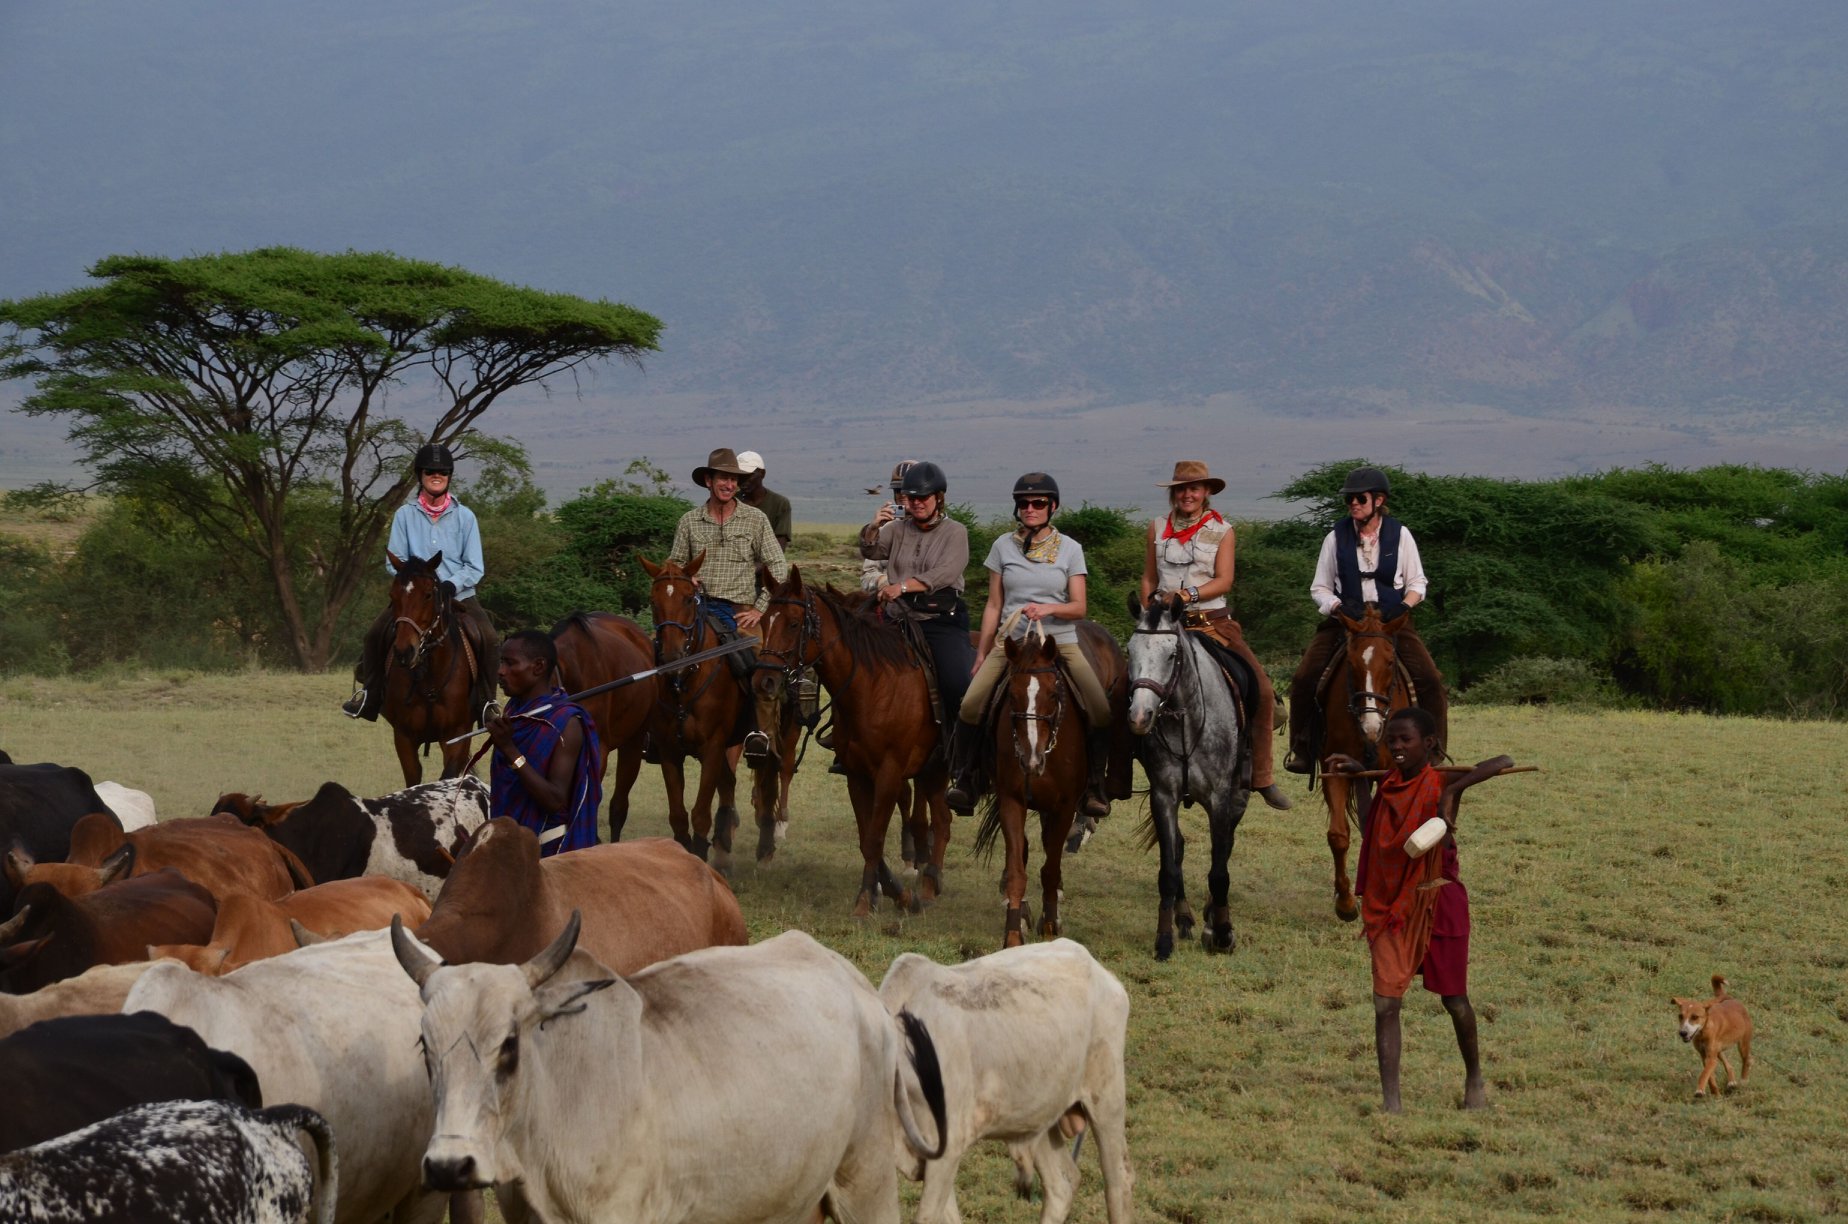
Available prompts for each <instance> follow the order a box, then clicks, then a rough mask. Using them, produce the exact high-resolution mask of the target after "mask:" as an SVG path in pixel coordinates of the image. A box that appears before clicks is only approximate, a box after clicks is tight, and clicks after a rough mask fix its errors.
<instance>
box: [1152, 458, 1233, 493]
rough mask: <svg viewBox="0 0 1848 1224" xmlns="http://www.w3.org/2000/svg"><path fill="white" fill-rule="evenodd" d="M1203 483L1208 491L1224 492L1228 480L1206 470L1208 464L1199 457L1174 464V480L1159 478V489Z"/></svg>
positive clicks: (1156, 483)
mask: <svg viewBox="0 0 1848 1224" xmlns="http://www.w3.org/2000/svg"><path fill="white" fill-rule="evenodd" d="M1184 484H1203V485H1205V486H1206V491H1207V492H1208V493H1223V492H1224V491H1225V487H1226V482H1225V481H1223V480H1221V479H1219V477H1217V476H1215V475H1213V474H1212V473H1211V472H1209V471H1207V470H1206V464H1204V463H1201V462H1200V461H1199V460H1198V459H1183V460H1181V461H1180V462H1179V463H1176V464H1175V465H1174V479H1173V480H1158V481H1156V482H1155V487H1156V488H1158V489H1172V488H1173V487H1174V486H1175V485H1184Z"/></svg>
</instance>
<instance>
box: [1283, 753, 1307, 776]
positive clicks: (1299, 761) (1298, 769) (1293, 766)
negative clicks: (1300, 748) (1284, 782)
mask: <svg viewBox="0 0 1848 1224" xmlns="http://www.w3.org/2000/svg"><path fill="white" fill-rule="evenodd" d="M1283 771H1284V772H1285V773H1293V774H1306V773H1308V772H1309V762H1308V760H1307V759H1305V758H1303V757H1300V756H1298V755H1297V754H1296V750H1295V749H1294V748H1292V749H1291V750H1290V753H1289V755H1288V756H1286V757H1284V758H1283Z"/></svg>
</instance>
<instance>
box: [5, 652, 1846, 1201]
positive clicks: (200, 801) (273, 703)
mask: <svg viewBox="0 0 1848 1224" xmlns="http://www.w3.org/2000/svg"><path fill="white" fill-rule="evenodd" d="M345 693H346V686H345V682H344V681H343V680H342V679H340V678H338V677H333V676H323V677H302V676H293V675H275V674H251V675H243V676H230V677H224V676H217V677H209V678H206V677H198V676H191V675H186V674H170V675H158V674H156V675H143V676H133V677H123V678H118V679H114V680H110V679H103V680H90V681H62V680H60V681H40V680H30V679H13V680H7V681H0V747H4V748H5V749H6V750H8V751H9V752H11V753H12V754H13V756H14V757H15V759H18V760H24V761H32V760H56V761H62V762H67V763H71V764H76V765H81V766H83V767H84V768H86V769H88V770H89V771H90V772H91V773H92V774H93V775H94V776H95V777H97V778H99V779H101V778H114V779H117V780H119V781H122V782H125V783H128V784H130V785H133V786H138V787H141V788H143V789H146V790H148V791H150V792H152V793H153V795H154V797H155V799H156V802H157V804H158V805H159V808H160V811H161V813H162V814H163V815H164V816H167V817H172V816H179V815H195V814H199V813H203V812H204V811H206V810H207V808H208V807H209V805H210V803H211V801H212V799H213V797H214V796H216V795H217V794H218V793H219V792H220V791H222V790H244V791H253V792H257V791H260V792H262V793H264V794H266V795H268V796H269V797H270V798H271V799H276V800H282V799H293V798H302V797H305V796H306V795H308V794H309V793H311V792H312V791H313V789H314V788H315V787H316V786H317V785H319V784H320V783H321V782H322V781H324V780H326V779H329V778H335V779H338V780H340V781H341V782H343V783H345V784H346V785H348V786H349V787H351V788H353V789H354V790H355V791H357V792H361V793H368V794H373V793H381V792H383V791H386V790H389V789H394V788H395V787H396V786H397V785H398V779H397V776H396V767H395V765H394V764H393V762H392V756H391V751H390V746H389V740H388V736H387V734H386V732H385V731H384V730H383V729H382V728H380V727H377V726H368V725H361V724H355V723H352V722H349V721H348V720H346V719H344V718H342V717H340V716H339V714H338V713H337V712H336V710H335V708H334V707H335V704H336V703H337V702H338V701H339V699H340V698H341V697H343V696H344V695H345ZM1455 717H1456V726H1455V732H1454V737H1455V739H1456V745H1455V747H1456V749H1457V751H1458V753H1459V755H1460V756H1461V757H1462V758H1463V759H1466V760H1474V759H1477V758H1479V757H1484V756H1488V755H1492V754H1494V753H1497V752H1502V751H1507V752H1510V753H1512V754H1513V755H1514V756H1515V758H1516V759H1517V760H1519V761H1520V762H1522V763H1526V764H1538V765H1541V766H1542V767H1543V768H1544V772H1543V773H1540V774H1534V775H1523V776H1516V777H1509V778H1504V779H1499V780H1496V781H1493V782H1490V783H1489V784H1487V785H1485V786H1483V787H1481V788H1479V789H1478V790H1477V791H1475V792H1473V793H1472V797H1471V799H1470V800H1469V801H1468V802H1466V804H1465V806H1464V809H1463V816H1462V833H1461V841H1462V851H1463V875H1464V879H1465V881H1466V882H1467V883H1468V884H1469V886H1470V892H1471V896H1472V898H1473V905H1474V915H1475V924H1476V935H1475V958H1474V970H1473V973H1472V979H1473V980H1472V982H1471V995H1472V997H1473V999H1474V1000H1475V1002H1476V1006H1477V1008H1478V1011H1479V1012H1480V1014H1481V1017H1482V1020H1483V1024H1482V1045H1483V1053H1484V1059H1485V1072H1486V1075H1487V1077H1488V1080H1489V1085H1490V1096H1491V1100H1492V1102H1493V1109H1492V1110H1490V1111H1489V1112H1487V1113H1485V1114H1479V1115H1478V1114H1464V1113H1462V1112H1460V1111H1459V1110H1458V1109H1457V1108H1456V1106H1457V1103H1458V1100H1459V1098H1460V1095H1461V1081H1462V1074H1461V1069H1460V1064H1459V1062H1458V1059H1457V1054H1456V1048H1455V1044H1454V1041H1453V1039H1452V1036H1451V1033H1450V1027H1449V1023H1448V1021H1447V1020H1446V1018H1445V1017H1444V1014H1443V1011H1442V1009H1441V1008H1440V1007H1439V1006H1438V1003H1437V1000H1436V999H1435V998H1434V997H1432V996H1428V995H1425V994H1423V992H1422V991H1420V990H1418V989H1417V988H1416V987H1414V990H1413V993H1412V995H1411V997H1410V998H1408V1005H1407V1009H1406V1017H1405V1048H1406V1054H1405V1098H1406V1112H1405V1113H1404V1114H1403V1115H1402V1116H1399V1117H1388V1116H1385V1115H1382V1114H1380V1113H1379V1112H1378V1110H1377V1099H1378V1096H1377V1080H1376V1076H1375V1071H1374V1065H1373V1048H1372V1015H1371V1008H1370V1007H1369V1005H1368V998H1369V987H1368V972H1367V957H1366V951H1365V948H1364V946H1363V944H1362V943H1361V942H1360V941H1359V940H1358V939H1357V938H1356V935H1357V932H1356V929H1355V928H1354V927H1351V926H1343V925H1341V924H1340V923H1338V922H1337V921H1336V920H1335V919H1334V917H1333V916H1332V912H1331V907H1330V891H1329V886H1328V880H1327V873H1328V866H1327V862H1328V857H1327V851H1326V849H1325V846H1324V843H1323V840H1322V832H1321V829H1322V821H1321V817H1320V815H1319V810H1317V809H1312V808H1310V807H1309V806H1308V805H1307V804H1306V803H1304V804H1300V805H1299V807H1298V810H1296V811H1294V812H1290V813H1277V812H1271V811H1269V810H1267V809H1265V808H1264V807H1262V806H1261V805H1254V807H1253V809H1252V812H1251V815H1250V817H1249V818H1248V819H1247V821H1246V823H1245V826H1244V828H1243V830H1242V831H1241V837H1240V840H1239V844H1238V849H1237V851H1236V853H1235V855H1234V858H1233V909H1234V915H1235V921H1236V923H1237V926H1238V929H1239V935H1240V946H1239V950H1238V952H1237V954H1236V955H1235V956H1233V957H1230V958H1212V959H1209V958H1208V957H1207V956H1206V955H1205V954H1204V953H1202V952H1201V951H1200V950H1199V948H1198V946H1197V945H1196V946H1192V947H1186V948H1183V949H1181V950H1179V951H1178V952H1177V953H1176V956H1175V959H1174V960H1173V961H1172V962H1170V963H1169V964H1167V965H1158V964H1156V963H1155V962H1154V960H1153V958H1152V956H1151V947H1152V942H1153V936H1154V925H1155V900H1154V871H1155V864H1154V859H1153V858H1152V857H1151V856H1149V855H1145V854H1144V853H1143V852H1142V851H1140V850H1139V849H1138V848H1136V846H1137V843H1136V841H1135V839H1134V837H1133V836H1132V833H1133V830H1134V827H1135V825H1136V823H1137V821H1138V819H1139V817H1140V809H1141V802H1140V801H1139V800H1138V801H1136V802H1134V803H1132V804H1129V805H1119V807H1118V810H1117V812H1116V814H1115V815H1113V816H1112V817H1111V819H1110V820H1109V821H1107V822H1106V823H1105V826H1104V828H1103V831H1102V832H1101V833H1100V835H1099V836H1098V838H1097V839H1096V840H1094V841H1093V842H1092V843H1091V845H1090V847H1088V848H1087V849H1086V850H1085V851H1084V852H1083V853H1082V854H1081V855H1079V856H1077V857H1076V858H1075V859H1072V860H1070V861H1069V862H1068V866H1067V871H1066V931H1067V934H1069V935H1070V936H1072V937H1073V938H1075V939H1078V940H1081V941H1082V942H1084V943H1085V944H1086V945H1088V946H1089V947H1090V948H1091V950H1092V951H1093V952H1094V953H1095V954H1096V955H1097V956H1098V957H1099V958H1100V959H1101V960H1103V962H1104V963H1105V964H1107V965H1108V966H1109V967H1110V968H1111V969H1112V970H1114V971H1115V972H1116V973H1117V974H1118V976H1120V977H1121V978H1122V979H1123V982H1124V984H1125V985H1126V986H1127V987H1128V988H1129V991H1130V994H1131V997H1132V1000H1133V1015H1132V1019H1131V1031H1130V1048H1129V1073H1130V1143H1131V1150H1132V1155H1133V1158H1134V1162H1135V1166H1136V1170H1137V1177H1138V1181H1137V1192H1136V1199H1137V1204H1138V1211H1139V1213H1140V1215H1141V1218H1143V1219H1151V1220H1170V1221H1176V1222H1180V1224H1207V1222H1217V1221H1230V1220H1279V1219H1285V1220H1326V1221H1347V1220H1352V1219H1355V1218H1374V1217H1379V1218H1391V1219H1394V1220H1427V1219H1429V1220H1437V1219H1453V1218H1456V1217H1458V1216H1459V1215H1462V1216H1467V1217H1468V1218H1472V1219H1497V1220H1504V1219H1505V1220H1514V1219H1526V1218H1532V1217H1555V1218H1565V1219H1573V1220H1580V1219H1616V1218H1624V1217H1628V1216H1631V1215H1635V1214H1645V1213H1657V1212H1669V1211H1677V1212H1684V1213H1688V1214H1691V1215H1692V1216H1693V1217H1695V1218H1701V1219H1751V1220H1804V1219H1813V1218H1820V1217H1823V1216H1827V1215H1831V1214H1841V1213H1843V1212H1848V1143H1844V1117H1843V1103H1844V1101H1848V900H1845V899H1844V895H1845V889H1848V855H1845V854H1844V853H1843V851H1842V842H1841V828H1842V825H1843V818H1844V816H1848V801H1845V800H1844V798H1843V796H1844V793H1845V791H1848V752H1844V751H1843V748H1844V742H1843V729H1842V728H1841V727H1840V726H1839V725H1821V724H1789V723H1776V722H1758V721H1746V720H1715V719H1707V718H1696V717H1673V716H1665V715H1657V714H1573V713H1562V712H1549V711H1546V710H1544V709H1494V708H1490V709H1484V708H1476V707H1468V706H1465V707H1461V708H1459V709H1458V710H1457V711H1456V714H1455ZM825 762H826V758H825V755H824V754H820V753H816V752H811V754H810V756H809V758H808V764H807V765H806V766H805V767H804V769H803V770H802V772H801V774H800V775H799V776H798V779H797V787H796V811H795V816H794V823H793V825H792V831H791V834H790V838H789V841H788V843H787V846H786V849H785V850H784V851H783V853H781V854H780V855H779V856H778V858H777V860H776V861H775V862H774V863H773V864H770V865H768V866H766V867H764V868H761V869H760V868H757V867H755V866H753V865H746V866H745V867H743V868H742V870H741V872H740V874H739V878H738V880H737V881H736V884H737V890H738V894H739V897H740V899H741V901H742V903H743V906H744V910H745V914H746V916H747V917H748V918H749V920H750V922H751V927H752V933H753V936H754V937H757V938H762V937H764V936H768V935H771V934H773V933H775V932H777V931H780V930H783V929H785V928H788V927H801V928H803V929H806V930H808V931H810V932H812V933H814V934H815V935H816V936H818V937H819V938H821V939H822V940H824V941H825V942H827V943H828V944H829V945H831V946H833V947H835V948H838V949H839V950H840V951H841V952H843V953H844V954H846V955H847V956H848V957H850V958H852V959H853V960H854V961H855V962H856V963H857V964H859V965H860V966H861V967H862V968H864V969H865V970H866V972H867V973H868V974H869V975H870V976H872V977H873V978H874V979H875V980H877V978H878V976H879V975H880V974H881V973H882V972H883V971H884V968H885V966H886V964H887V963H888V962H889V961H890V960H891V958H892V957H893V956H895V955H896V954H897V953H899V952H901V951H905V950H917V951H922V952H924V953H926V954H928V955H931V956H934V957H936V958H938V959H940V960H946V961H953V960H956V959H959V958H963V957H969V956H975V955H979V954H982V953H984V952H988V951H990V950H992V949H993V948H995V947H996V946H997V945H998V940H999V936H1000V930H1001V909H1000V906H999V905H998V903H997V899H996V896H995V892H994V878H995V872H996V868H995V867H994V866H992V865H985V864H979V863H975V862H972V861H971V860H970V858H969V845H970V842H971V840H972V838H973V828H972V827H970V826H969V825H968V824H967V823H966V822H965V823H963V824H962V826H961V827H959V828H958V830H957V834H956V841H955V842H954V843H953V845H952V847H951V854H950V861H949V867H950V870H949V875H948V886H949V889H950V892H949V894H948V895H947V896H946V897H945V898H944V901H943V902H942V904H941V905H939V906H938V907H937V908H936V909H934V910H932V911H931V912H929V913H927V914H925V915H922V916H919V917H905V918H899V917H897V916H895V915H893V914H892V913H891V911H890V910H889V909H888V910H885V911H882V913H881V914H880V916H879V917H877V918H875V919H874V920H872V921H870V922H864V923H856V922H854V921H853V920H851V919H850V918H849V917H848V916H847V911H848V909H849V907H850V905H851V903H852V900H853V892H854V888H855V884H856V882H857V879H858V865H857V855H856V854H855V852H854V850H853V849H852V845H853V842H852V837H851V835H850V834H851V815H850V813H849V810H848V807H847V804H846V798H845V791H844V787H843V785H842V784H841V782H840V780H839V779H836V778H832V777H830V776H828V775H827V774H826V772H825V771H824V767H825ZM1292 793H1293V794H1296V795H1299V796H1300V794H1301V792H1300V790H1293V791H1292ZM664 811H665V809H664V806H663V804H662V802H661V798H660V788H659V781H658V776H657V775H655V774H653V772H652V771H650V773H649V774H648V775H646V776H645V777H644V779H643V782H642V786H641V790H640V792H639V796H638V804H637V808H636V812H637V814H636V815H635V816H634V817H633V818H632V820H631V831H632V833H635V834H659V833H665V832H666V819H665V815H664ZM1189 817H1190V818H1189V822H1188V828H1189V831H1190V834H1192V835H1193V837H1194V842H1193V847H1194V854H1193V857H1192V858H1191V860H1190V866H1189V869H1188V873H1187V875H1188V883H1189V887H1190V889H1194V890H1201V891H1195V892H1193V894H1192V895H1193V896H1194V897H1195V899H1196V904H1197V903H1198V898H1199V897H1200V896H1201V895H1202V891H1203V877H1204V873H1205V861H1204V859H1205V856H1204V848H1205V835H1204V827H1203V822H1202V821H1201V820H1200V818H1199V814H1198V812H1197V811H1195V812H1193V813H1190V814H1189ZM746 844H747V845H748V844H749V843H748V841H747V842H746ZM895 849H896V845H895V843H894V850H895ZM1715 971H1719V972H1723V973H1725V974H1726V975H1727V976H1728V977H1730V978H1731V980H1732V983H1733V989H1734V991H1735V993H1737V994H1738V995H1739V996H1740V997H1741V998H1742V999H1744V1000H1745V1001H1746V1003H1747V1004H1748V1005H1749V1006H1750V1008H1751V1010H1752V1014H1753V1017H1754V1020H1755V1022H1756V1024H1757V1028H1758V1043H1757V1047H1756V1051H1757V1054H1758V1058H1757V1061H1756V1064H1755V1067H1754V1074H1753V1076H1752V1082H1751V1084H1750V1086H1749V1087H1747V1088H1746V1089H1745V1090H1743V1091H1741V1092H1738V1093H1736V1094H1733V1095H1730V1096H1728V1097H1725V1098H1722V1099H1718V1100H1704V1101H1698V1102H1697V1101H1695V1100H1693V1099H1692V1096H1691V1093H1692V1090H1693V1084H1694V1078H1695V1074H1696V1071H1697V1069H1698V1059H1697V1057H1696V1056H1695V1055H1694V1054H1693V1053H1692V1052H1691V1051H1690V1050H1689V1049H1687V1048H1685V1047H1683V1046H1682V1044H1681V1043H1680V1042H1679V1041H1678V1040H1677V1039H1676V1037H1675V1032H1674V1014H1673V1012H1672V1010H1671V1008H1670V1006H1669V1002H1668V999H1669V996H1670V995H1671V994H1682V995H1689V994H1694V995H1699V994H1703V993H1704V992H1705V991H1706V990H1707V979H1708V977H1709V975H1710V974H1712V973H1714V972H1715ZM1735 1065H1736V1064H1735ZM1083 1165H1084V1167H1085V1171H1086V1173H1085V1183H1084V1187H1083V1190H1082V1191H1081V1194H1080V1199H1079V1206H1078V1209H1077V1211H1076V1212H1075V1213H1074V1217H1073V1218H1074V1219H1076V1220H1083V1221H1099V1220H1102V1219H1103V1218H1104V1217H1103V1208H1102V1197H1101V1189H1100V1180H1099V1178H1098V1177H1097V1173H1096V1165H1095V1162H1094V1160H1093V1157H1092V1154H1091V1152H1090V1150H1089V1147H1088V1145H1087V1151H1086V1155H1085V1158H1084V1161H1083ZM1008 1173H1009V1166H1007V1164H1006V1161H1005V1159H1004V1158H1003V1157H1002V1156H1001V1155H1000V1153H999V1149H994V1150H993V1151H990V1152H984V1153H982V1154H981V1155H980V1156H979V1157H972V1158H971V1159H970V1160H969V1161H968V1162H966V1163H965V1165H964V1168H963V1174H962V1178H961V1183H960V1185H961V1191H960V1196H961V1199H962V1203H963V1211H964V1215H965V1217H966V1218H967V1219H970V1220H972V1221H1028V1220H1032V1219H1035V1218H1037V1208H1033V1207H1029V1206H1027V1205H1025V1204H1022V1203H1019V1202H1017V1201H1015V1200H1013V1199H1012V1197H1011V1194H1010V1193H1009V1178H1008Z"/></svg>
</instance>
